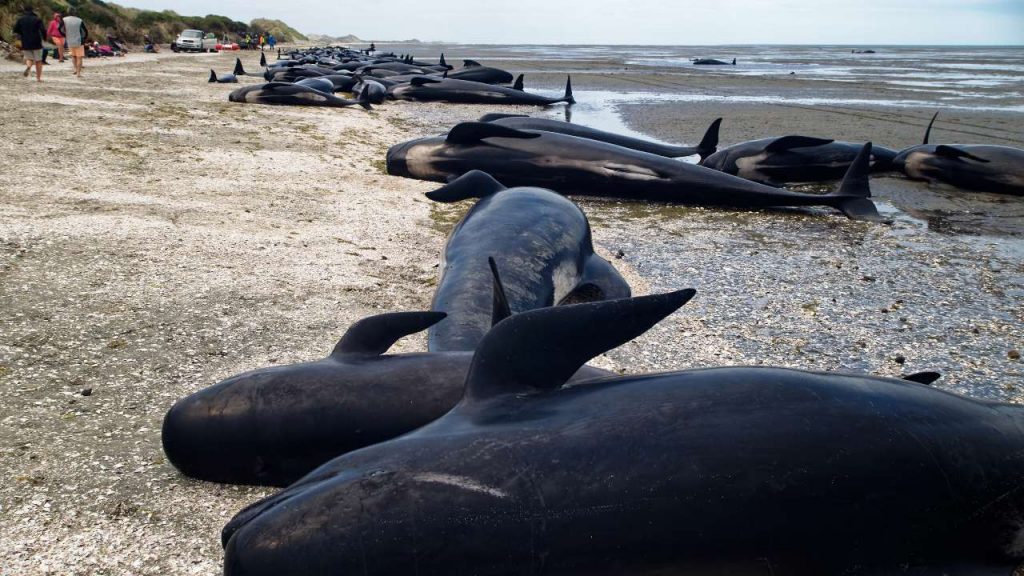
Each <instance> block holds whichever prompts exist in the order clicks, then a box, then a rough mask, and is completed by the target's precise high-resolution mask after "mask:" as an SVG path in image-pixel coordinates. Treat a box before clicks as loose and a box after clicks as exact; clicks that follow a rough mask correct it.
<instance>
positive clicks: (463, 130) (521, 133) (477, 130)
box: [445, 122, 540, 144]
mask: <svg viewBox="0 0 1024 576" xmlns="http://www.w3.org/2000/svg"><path fill="white" fill-rule="evenodd" d="M484 138H522V139H528V138H540V134H539V133H537V132H526V131H525V130H516V129H515V128H509V127H508V126H502V125H501V124H492V123H490V122H463V123H462V124H457V125H456V126H455V127H454V128H452V129H451V130H450V131H448V137H447V138H445V142H449V143H451V144H473V143H476V142H479V141H480V140H483V139H484Z"/></svg>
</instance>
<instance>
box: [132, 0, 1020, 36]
mask: <svg viewBox="0 0 1024 576" xmlns="http://www.w3.org/2000/svg"><path fill="white" fill-rule="evenodd" d="M118 3H121V4H125V5H128V6H134V7H138V8H149V9H153V10H167V9H170V10H174V11H175V12H178V13H180V14H185V15H190V16H202V15H205V14H207V13H209V12H210V11H211V10H214V11H216V13H217V14H222V15H224V16H228V17H230V18H232V19H235V20H242V21H244V22H248V21H250V20H252V19H253V18H258V17H267V18H277V19H280V20H283V21H284V22H286V23H287V24H289V25H290V26H292V27H294V28H296V29H297V30H299V31H300V32H303V33H319V34H330V35H332V36H341V35H344V34H355V35H356V36H359V37H360V38H363V39H365V40H370V39H374V40H380V39H384V40H402V39H411V38H417V39H419V40H442V41H451V42H466V43H493V44H684V45H685V44H768V43H770V44H858V45H865V44H1015V45H1021V44H1024V0H816V1H809V0H808V1H801V0H774V1H771V0H765V1H762V0H711V1H707V2H695V1H683V0H591V1H589V2H588V1H582V0H515V1H513V2H481V1H479V0H383V1H382V0H377V1H375V2H366V1H362V2H358V1H356V2H329V1H323V0H321V1H313V0H290V1H287V2H282V1H281V0H222V1H220V2H209V1H206V0H202V1H201V0H121V1H120V2H118Z"/></svg>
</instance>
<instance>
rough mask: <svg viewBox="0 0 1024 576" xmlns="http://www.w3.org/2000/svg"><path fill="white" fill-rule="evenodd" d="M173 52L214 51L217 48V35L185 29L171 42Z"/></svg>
mask: <svg viewBox="0 0 1024 576" xmlns="http://www.w3.org/2000/svg"><path fill="white" fill-rule="evenodd" d="M171 50H173V51H175V52H214V51H216V50H217V35H216V34H214V33H213V32H207V33H206V34H203V31H202V30H185V31H183V32H182V33H181V34H179V35H178V38H177V39H176V40H175V41H174V42H172V43H171Z"/></svg>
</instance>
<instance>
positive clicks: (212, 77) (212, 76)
mask: <svg viewBox="0 0 1024 576" xmlns="http://www.w3.org/2000/svg"><path fill="white" fill-rule="evenodd" d="M209 81H210V82H216V81H217V73H216V72H214V71H213V68H210V80H209Z"/></svg>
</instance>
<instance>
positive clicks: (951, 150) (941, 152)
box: [935, 144, 989, 164]
mask: <svg viewBox="0 0 1024 576" xmlns="http://www.w3.org/2000/svg"><path fill="white" fill-rule="evenodd" d="M935 155H936V156H942V157H944V158H955V159H959V158H967V159H969V160H974V161H975V162H984V163H986V164H987V163H988V162H989V160H986V159H984V158H979V157H978V156H975V155H974V154H971V153H970V152H967V151H966V150H961V149H959V148H957V147H955V146H947V145H945V144H939V145H938V146H936V147H935Z"/></svg>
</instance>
